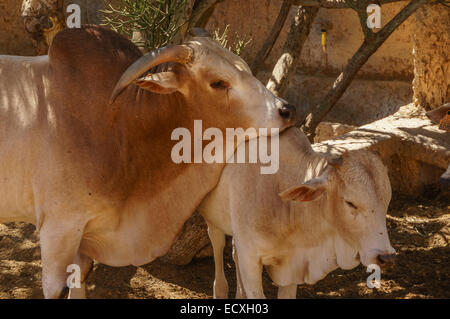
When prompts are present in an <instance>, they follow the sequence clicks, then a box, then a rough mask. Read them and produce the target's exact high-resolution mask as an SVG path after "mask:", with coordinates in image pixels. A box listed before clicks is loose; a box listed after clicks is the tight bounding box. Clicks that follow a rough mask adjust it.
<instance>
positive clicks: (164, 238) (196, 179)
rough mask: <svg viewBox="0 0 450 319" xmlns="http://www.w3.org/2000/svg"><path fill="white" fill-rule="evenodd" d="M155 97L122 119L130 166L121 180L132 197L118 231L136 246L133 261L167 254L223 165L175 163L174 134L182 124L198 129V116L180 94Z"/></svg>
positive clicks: (124, 148) (123, 150)
mask: <svg viewBox="0 0 450 319" xmlns="http://www.w3.org/2000/svg"><path fill="white" fill-rule="evenodd" d="M152 97H154V99H152V102H153V104H152V105H149V104H148V103H145V102H146V101H145V99H142V100H140V101H139V100H138V102H139V103H137V105H136V106H135V107H134V109H133V106H130V107H131V110H130V111H128V113H127V115H126V116H124V117H123V118H124V119H126V122H122V123H121V125H122V126H121V132H122V134H123V135H124V137H125V138H124V139H125V141H126V143H123V144H122V146H121V152H120V153H121V154H122V156H124V158H125V162H124V163H126V167H124V172H125V174H124V176H121V178H120V180H121V182H122V183H125V184H126V185H127V186H126V194H127V196H126V198H124V200H125V206H124V208H123V212H122V213H121V214H122V219H121V224H120V226H119V227H118V230H117V232H118V234H116V235H118V236H119V237H120V238H123V239H124V240H125V241H126V242H127V245H128V247H134V250H133V251H130V253H131V256H129V258H130V260H129V262H130V263H132V264H134V265H141V264H145V263H148V262H149V261H151V260H153V259H154V258H156V257H158V256H161V255H163V254H165V253H166V252H167V250H168V249H169V248H170V246H171V244H172V243H173V241H174V239H175V236H176V234H177V233H178V232H179V231H180V230H181V228H182V226H183V224H184V222H185V221H186V220H187V219H188V218H189V217H190V216H191V215H192V214H193V213H194V211H195V209H196V207H197V206H198V205H199V204H200V202H201V201H202V200H203V198H204V197H205V196H206V194H207V193H208V192H210V191H211V190H212V189H213V188H214V187H215V186H216V184H217V183H218V181H219V178H220V174H221V172H222V169H223V167H224V164H204V163H199V164H187V163H186V164H185V163H183V164H176V163H174V161H173V160H172V158H171V150H172V147H173V145H174V144H176V143H177V142H178V141H172V140H171V134H172V132H173V130H174V129H176V128H180V127H182V128H186V129H188V130H189V131H190V132H193V125H194V124H193V120H194V117H195V115H194V114H192V113H191V111H190V110H192V108H191V107H190V106H188V105H186V102H185V101H184V99H183V98H182V96H180V95H178V94H173V95H155V96H152ZM196 119H197V118H196ZM206 125H207V124H206ZM136 225H139V227H136ZM126 263H127V262H125V264H126Z"/></svg>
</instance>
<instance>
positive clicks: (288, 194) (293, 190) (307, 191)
mask: <svg viewBox="0 0 450 319" xmlns="http://www.w3.org/2000/svg"><path fill="white" fill-rule="evenodd" d="M326 190H327V179H326V178H323V177H319V178H314V179H311V180H309V181H307V182H306V183H305V184H301V185H297V186H292V187H290V188H288V189H287V190H285V191H283V192H281V193H280V194H279V195H280V197H281V198H282V199H284V200H293V201H297V202H310V201H313V200H316V199H317V198H319V197H320V196H322V195H323V194H324V193H325V192H326Z"/></svg>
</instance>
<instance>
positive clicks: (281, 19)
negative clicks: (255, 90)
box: [250, 0, 295, 76]
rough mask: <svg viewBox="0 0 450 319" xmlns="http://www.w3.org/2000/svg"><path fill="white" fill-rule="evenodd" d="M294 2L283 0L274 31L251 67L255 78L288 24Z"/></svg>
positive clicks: (292, 0)
mask: <svg viewBox="0 0 450 319" xmlns="http://www.w3.org/2000/svg"><path fill="white" fill-rule="evenodd" d="M294 1H295V0H283V3H282V5H281V9H280V13H279V14H278V17H277V20H276V21H275V23H274V25H273V27H272V30H271V31H270V34H269V36H268V37H267V38H266V41H264V44H263V46H262V48H261V50H260V51H259V52H258V54H257V55H256V58H255V60H254V61H253V63H252V65H251V66H250V69H251V70H252V72H253V74H254V75H255V76H256V75H257V74H258V72H259V70H260V69H261V66H262V65H263V63H264V61H265V60H266V59H267V57H268V56H269V54H270V52H271V51H272V48H273V46H274V45H275V42H276V41H277V39H278V36H279V35H280V32H281V29H283V26H284V24H285V22H286V19H287V17H288V15H289V11H290V9H291V6H292V4H293V3H294Z"/></svg>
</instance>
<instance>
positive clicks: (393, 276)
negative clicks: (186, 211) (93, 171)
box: [0, 196, 450, 298]
mask: <svg viewBox="0 0 450 319" xmlns="http://www.w3.org/2000/svg"><path fill="white" fill-rule="evenodd" d="M387 224H388V229H389V233H390V238H391V243H392V245H393V247H394V248H395V249H397V251H398V253H399V255H398V261H397V264H396V266H395V267H394V268H392V269H389V270H386V271H385V270H383V272H382V276H381V278H382V280H381V288H379V289H369V288H367V286H366V284H365V283H366V278H367V277H368V275H369V274H368V273H366V269H365V268H364V267H362V266H359V267H357V268H355V269H352V270H346V271H343V270H336V271H334V272H332V273H330V274H329V275H328V276H327V277H326V278H325V279H323V280H321V281H320V282H318V283H317V284H316V285H314V286H300V287H299V288H298V293H297V297H298V298H450V246H449V241H450V202H449V201H448V198H446V197H443V196H440V197H437V198H435V199H433V200H420V201H414V200H411V199H404V198H399V197H398V196H396V199H395V200H393V201H392V202H391V205H390V208H389V213H388V217H387ZM225 265H226V275H227V278H228V280H229V284H230V293H231V294H230V296H233V295H234V293H235V289H236V288H235V286H236V284H235V279H234V266H233V261H232V258H231V252H230V250H229V249H228V250H227V251H226V260H225ZM213 280H214V264H213V260H212V258H211V257H207V258H203V259H196V260H194V261H193V262H192V263H191V264H189V265H187V266H174V265H167V264H163V263H162V262H160V261H155V262H153V263H151V264H149V265H146V266H143V267H131V266H130V267H123V268H113V267H108V266H105V265H101V264H95V266H94V271H93V272H92V273H91V274H90V276H89V278H88V281H87V286H88V298H211V296H212V284H213ZM264 289H265V292H266V295H267V297H269V298H274V297H276V291H277V289H276V287H275V286H274V285H273V284H272V283H271V281H270V278H269V277H268V276H267V275H266V274H265V275H264ZM42 297H43V294H42V290H41V262H40V249H39V245H38V236H37V234H36V233H35V227H34V226H33V225H29V224H23V223H9V224H6V225H3V224H0V298H42Z"/></svg>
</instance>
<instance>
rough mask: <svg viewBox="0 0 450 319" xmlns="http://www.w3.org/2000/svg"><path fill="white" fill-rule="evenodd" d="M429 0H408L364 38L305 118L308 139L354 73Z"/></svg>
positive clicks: (311, 137)
mask: <svg viewBox="0 0 450 319" xmlns="http://www.w3.org/2000/svg"><path fill="white" fill-rule="evenodd" d="M429 1H430V0H412V1H410V2H409V3H408V4H407V5H406V6H405V7H404V8H403V9H402V10H401V11H400V12H399V13H398V14H397V15H396V16H395V17H394V18H393V19H392V20H391V21H389V22H388V23H387V24H386V25H385V26H384V27H383V28H382V29H381V30H380V31H378V32H377V33H374V36H373V38H372V39H371V41H368V40H367V39H364V42H363V44H362V45H361V47H360V48H359V49H358V51H357V52H356V53H355V54H354V55H353V57H352V58H351V59H350V61H349V63H348V64H347V66H346V67H345V69H344V71H343V72H342V73H341V74H340V75H339V76H338V78H337V79H336V81H335V82H334V84H333V87H332V88H331V89H330V90H329V91H328V93H327V94H326V96H325V97H324V98H323V100H322V101H321V102H320V103H319V104H318V105H316V106H315V107H314V108H313V109H312V110H311V112H310V113H309V114H308V116H307V117H306V119H305V124H304V127H303V129H304V131H305V133H306V135H307V136H308V138H309V139H310V140H313V139H314V135H315V130H316V127H317V125H318V124H319V123H320V122H321V121H322V119H323V118H324V117H325V116H326V115H327V114H328V113H329V112H330V110H331V109H332V107H333V106H334V105H335V104H336V102H337V101H338V100H339V99H340V98H341V96H342V94H344V92H345V90H346V89H347V87H348V86H349V85H350V83H351V82H352V80H353V79H354V77H355V75H356V73H358V71H359V70H360V69H361V67H362V66H363V65H364V64H365V63H366V61H367V60H368V59H369V58H370V57H371V56H372V54H374V53H375V52H376V51H377V50H378V48H379V47H380V46H381V45H382V44H383V43H384V41H385V40H386V39H387V38H388V37H389V36H390V35H391V34H392V32H394V30H395V29H396V28H397V27H398V26H399V25H400V24H402V23H403V22H404V21H405V20H406V19H407V18H408V17H409V16H410V15H411V14H412V13H413V12H414V11H416V10H417V9H418V8H419V7H421V6H422V5H424V4H425V3H427V2H429Z"/></svg>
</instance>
